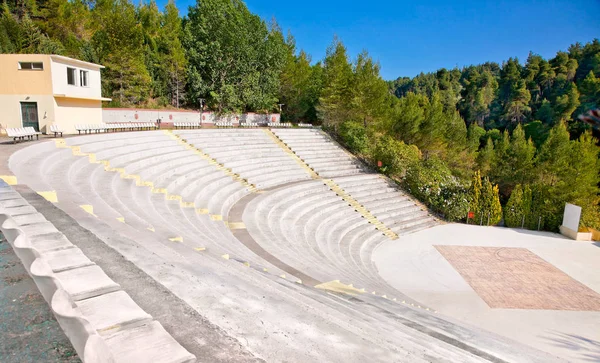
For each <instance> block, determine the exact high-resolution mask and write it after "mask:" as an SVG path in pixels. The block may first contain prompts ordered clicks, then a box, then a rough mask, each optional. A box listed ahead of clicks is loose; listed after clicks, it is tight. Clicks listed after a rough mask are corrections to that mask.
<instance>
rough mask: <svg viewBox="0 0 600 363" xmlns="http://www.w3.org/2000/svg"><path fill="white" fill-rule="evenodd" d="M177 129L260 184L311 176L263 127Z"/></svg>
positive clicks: (189, 140)
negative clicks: (198, 130) (261, 128)
mask: <svg viewBox="0 0 600 363" xmlns="http://www.w3.org/2000/svg"><path fill="white" fill-rule="evenodd" d="M175 133H176V134H177V135H178V136H179V137H181V138H182V139H184V140H185V141H186V142H187V143H189V144H191V145H193V146H195V147H197V148H199V149H201V150H202V151H203V152H204V153H206V154H208V155H210V157H212V158H214V159H215V160H216V161H218V162H219V163H221V164H223V165H224V166H225V167H227V168H229V169H231V170H232V171H233V172H234V173H236V174H238V175H240V176H241V177H242V178H244V179H246V180H248V182H249V183H251V184H253V185H255V186H256V187H257V188H270V187H274V186H276V185H280V184H285V183H290V182H295V181H299V180H306V179H310V175H309V174H308V173H307V172H306V171H305V170H304V169H303V168H301V167H300V166H299V165H298V164H297V163H296V162H295V161H294V160H293V159H292V158H290V156H289V155H288V154H286V153H285V152H284V151H283V150H282V149H281V148H280V147H279V146H278V145H277V144H276V143H274V142H273V140H272V139H271V138H270V137H269V136H268V135H267V134H266V133H265V131H264V130H258V129H250V130H248V129H245V130H242V129H236V130H202V131H201V132H197V131H192V130H180V131H179V130H178V131H175Z"/></svg>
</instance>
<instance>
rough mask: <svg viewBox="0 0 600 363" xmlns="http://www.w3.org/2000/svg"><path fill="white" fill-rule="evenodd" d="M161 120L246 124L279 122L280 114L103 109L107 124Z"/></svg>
mask: <svg viewBox="0 0 600 363" xmlns="http://www.w3.org/2000/svg"><path fill="white" fill-rule="evenodd" d="M159 118H160V119H161V121H162V123H164V124H168V123H173V122H193V121H199V120H200V119H202V123H204V124H213V123H215V122H216V121H219V120H221V121H231V122H233V123H240V122H241V123H245V122H263V123H266V122H279V120H280V115H279V114H268V115H264V114H257V113H246V114H240V115H226V116H221V117H217V115H216V114H215V113H213V112H203V113H202V115H200V112H198V111H184V110H147V109H134V108H104V109H102V120H103V122H106V123H113V122H155V121H156V120H157V119H159Z"/></svg>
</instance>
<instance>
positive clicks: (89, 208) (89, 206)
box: [79, 204, 98, 217]
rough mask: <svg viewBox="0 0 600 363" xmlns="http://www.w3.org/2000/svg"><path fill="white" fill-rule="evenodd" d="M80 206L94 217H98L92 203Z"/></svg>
mask: <svg viewBox="0 0 600 363" xmlns="http://www.w3.org/2000/svg"><path fill="white" fill-rule="evenodd" d="M79 208H81V209H83V210H84V211H86V212H87V213H89V214H91V215H93V216H94V217H98V216H97V215H95V214H94V207H93V206H92V205H91V204H83V205H80V206H79Z"/></svg>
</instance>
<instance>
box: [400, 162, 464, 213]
mask: <svg viewBox="0 0 600 363" xmlns="http://www.w3.org/2000/svg"><path fill="white" fill-rule="evenodd" d="M404 182H405V185H406V187H407V188H408V190H410V192H411V193H412V194H413V195H414V196H415V197H416V198H418V199H419V200H421V201H422V202H423V203H425V204H426V205H427V206H429V207H430V208H431V209H433V210H434V211H436V212H439V213H442V214H443V215H444V217H445V218H446V219H448V220H450V221H458V220H460V219H462V218H464V217H465V216H466V215H467V212H468V206H469V195H468V193H467V190H466V188H465V187H464V186H463V185H461V183H460V182H459V181H458V179H457V178H456V177H454V176H453V175H452V173H451V172H450V169H449V168H448V166H447V165H446V164H445V163H444V162H443V161H442V160H440V159H438V158H437V157H432V158H429V159H427V160H424V161H422V162H420V163H416V164H414V165H413V166H412V167H411V168H410V169H409V170H408V171H407V173H406V177H405V179H404Z"/></svg>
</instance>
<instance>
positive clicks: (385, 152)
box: [371, 135, 420, 178]
mask: <svg viewBox="0 0 600 363" xmlns="http://www.w3.org/2000/svg"><path fill="white" fill-rule="evenodd" d="M371 148H372V149H373V151H372V153H371V158H372V159H373V160H372V161H373V162H374V163H377V162H378V161H381V163H382V167H381V171H382V172H383V173H385V174H387V175H391V176H395V177H400V178H401V177H403V176H404V175H405V174H406V171H407V170H408V169H409V168H411V167H412V166H413V165H415V164H417V163H418V161H419V154H420V152H419V149H418V148H417V147H416V146H414V145H406V144H405V143H404V142H402V141H398V140H395V139H394V138H392V137H391V136H387V135H386V136H382V137H379V138H377V139H376V140H375V145H374V146H372V145H371Z"/></svg>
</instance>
